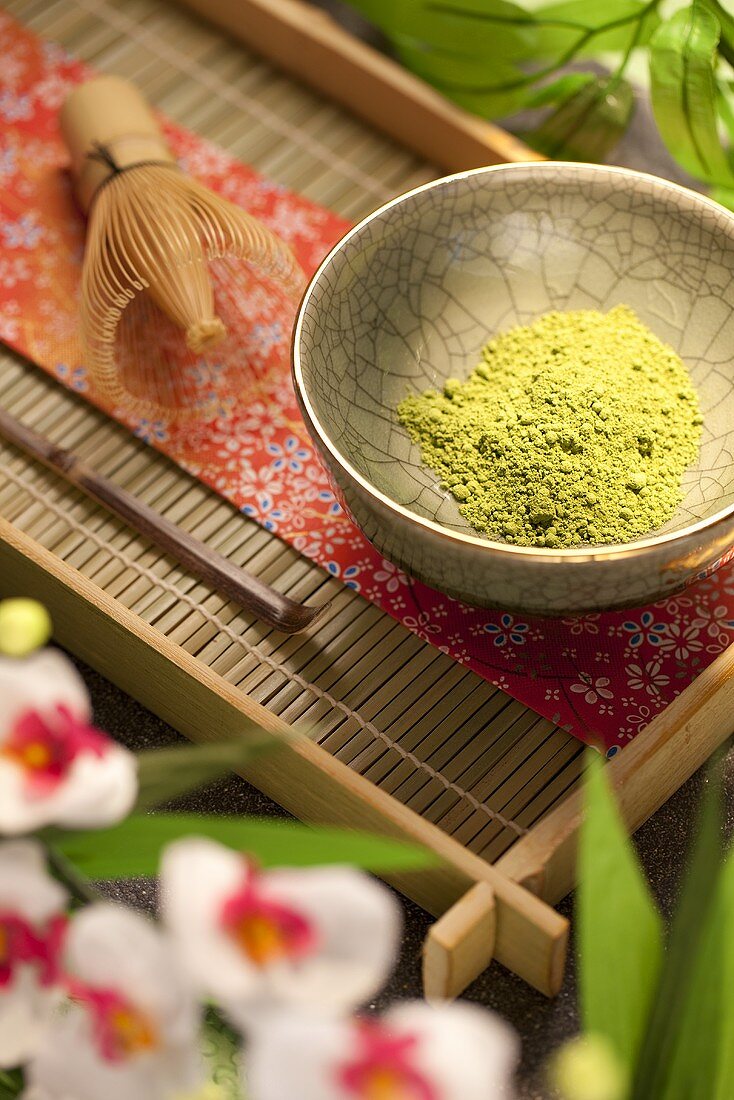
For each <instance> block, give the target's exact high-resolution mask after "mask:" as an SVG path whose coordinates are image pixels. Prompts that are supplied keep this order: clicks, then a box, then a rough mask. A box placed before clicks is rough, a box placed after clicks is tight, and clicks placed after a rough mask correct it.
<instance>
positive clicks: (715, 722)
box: [497, 644, 734, 903]
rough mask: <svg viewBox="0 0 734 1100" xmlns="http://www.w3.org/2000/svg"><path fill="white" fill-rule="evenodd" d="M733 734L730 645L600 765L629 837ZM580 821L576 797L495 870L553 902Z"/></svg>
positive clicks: (568, 885) (568, 870)
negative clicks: (605, 770) (633, 736)
mask: <svg viewBox="0 0 734 1100" xmlns="http://www.w3.org/2000/svg"><path fill="white" fill-rule="evenodd" d="M733 732H734V644H733V645H730V646H729V648H728V649H726V650H725V651H724V652H723V653H722V654H721V655H720V656H719V657H717V658H716V660H715V661H714V662H713V663H712V664H710V665H709V666H708V668H706V669H704V671H703V672H702V673H700V675H699V676H697V678H696V679H695V680H694V682H693V683H692V684H691V685H690V687H688V688H686V690H685V691H684V692H683V693H682V694H681V695H679V696H678V698H677V699H674V700H673V702H672V703H671V704H670V705H669V706H668V707H666V709H665V710H664V711H663V712H662V713H661V714H659V715H658V716H657V718H654V719H653V721H652V722H651V723H650V725H649V726H648V727H647V729H646V730H644V731H643V732H642V733H641V734H639V735H638V736H637V737H636V738H635V740H634V741H633V742H632V743H631V744H630V745H628V746H627V748H626V749H624V751H623V752H621V753H619V755H618V756H615V757H614V759H613V760H611V761H610V763H609V764H608V773H609V778H610V780H611V782H612V783H613V785H614V788H615V791H616V794H617V798H618V800H619V806H620V809H621V811H622V815H623V817H624V820H625V822H626V824H627V826H628V828H629V829H630V831H632V832H634V830H635V829H637V828H639V826H640V825H641V824H642V823H643V822H644V821H646V820H647V819H648V817H649V816H650V814H652V813H654V812H655V810H657V809H658V807H660V806H662V805H663V803H664V802H666V801H667V800H668V799H669V798H670V797H671V795H673V794H674V793H675V792H676V791H677V790H678V788H679V787H680V786H681V785H682V784H683V783H685V781H686V779H688V777H689V776H690V775H692V774H693V772H694V771H695V770H696V769H697V768H699V767H700V766H701V764H703V763H704V762H705V761H706V760H707V759H708V758H709V756H710V755H711V753H712V752H714V750H715V749H716V748H718V746H719V745H720V744H722V742H723V741H725V740H726V738H727V737H728V736H729V735H730V734H731V733H733ZM581 820H582V811H581V797H580V792H578V791H577V792H576V793H575V794H574V795H572V796H571V797H569V798H567V799H565V801H564V802H562V803H561V804H560V805H559V806H558V807H557V808H556V809H555V810H553V811H552V812H551V813H549V814H548V816H547V817H545V818H544V819H543V820H542V821H541V822H540V824H538V825H536V826H535V828H534V829H532V831H531V832H530V833H528V835H527V836H524V837H523V838H522V839H521V840H518V841H517V843H516V844H514V845H513V846H512V848H510V850H509V852H508V853H507V854H506V855H505V856H503V857H502V859H500V860H499V862H498V863H497V867H498V869H499V870H501V871H502V872H504V874H506V875H508V876H509V877H510V878H513V879H514V880H515V881H516V882H519V883H521V884H522V885H524V886H526V887H527V888H528V889H529V890H532V891H533V893H534V894H537V895H538V896H539V897H542V898H544V899H545V900H546V901H550V902H553V903H555V902H558V901H560V899H561V898H562V897H564V896H565V895H566V894H567V893H568V891H569V890H571V889H572V887H573V885H574V882H575V869H576V845H577V841H578V831H579V827H580V825H581Z"/></svg>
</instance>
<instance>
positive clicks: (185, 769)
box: [135, 731, 284, 811]
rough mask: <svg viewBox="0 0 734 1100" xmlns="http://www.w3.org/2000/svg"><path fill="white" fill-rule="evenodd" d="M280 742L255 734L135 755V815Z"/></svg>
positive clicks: (240, 766) (273, 738)
mask: <svg viewBox="0 0 734 1100" xmlns="http://www.w3.org/2000/svg"><path fill="white" fill-rule="evenodd" d="M283 743H284V742H283V741H280V740H278V739H276V738H275V737H273V736H269V735H268V734H266V733H264V732H263V733H261V732H260V731H258V733H257V734H251V735H250V736H248V737H243V738H242V739H241V740H237V741H216V742H212V743H211V744H208V745H182V746H180V747H177V748H172V749H150V750H149V751H147V752H140V753H138V754H137V761H138V797H137V801H136V803H135V809H136V810H137V811H141V810H150V809H153V808H154V807H155V806H160V805H161V803H162V802H168V801H170V799H172V798H176V797H178V795H181V794H185V793H186V791H191V790H194V789H195V788H197V787H203V786H205V785H206V784H207V783H211V782H213V781H214V780H215V779H219V778H220V777H221V776H223V775H226V774H227V773H229V772H231V771H235V770H236V769H237V768H243V767H245V765H246V764H249V763H250V762H251V761H252V760H254V759H255V758H256V757H258V756H261V755H262V754H264V753H267V752H274V751H277V750H278V749H280V748H282V747H283Z"/></svg>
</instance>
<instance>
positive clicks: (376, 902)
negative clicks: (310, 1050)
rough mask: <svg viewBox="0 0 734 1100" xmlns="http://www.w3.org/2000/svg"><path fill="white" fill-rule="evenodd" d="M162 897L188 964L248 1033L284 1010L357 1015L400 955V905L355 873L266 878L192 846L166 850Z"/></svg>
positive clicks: (229, 856)
mask: <svg viewBox="0 0 734 1100" xmlns="http://www.w3.org/2000/svg"><path fill="white" fill-rule="evenodd" d="M161 894H162V904H163V915H164V919H165V921H166V922H167V925H168V927H169V929H170V930H171V933H172V935H173V938H174V942H175V943H176V945H177V948H178V952H179V956H180V958H181V962H182V965H184V966H186V967H187V968H188V970H189V972H190V974H191V976H192V978H193V980H194V981H195V982H196V984H197V986H198V988H199V989H200V990H201V992H202V993H203V994H205V995H207V996H211V997H213V998H214V999H215V1000H217V1001H218V1002H219V1003H220V1004H221V1005H222V1007H223V1008H224V1009H225V1010H226V1011H227V1013H228V1015H229V1016H230V1018H231V1019H232V1020H233V1021H234V1022H235V1023H236V1024H237V1025H238V1026H239V1027H241V1028H245V1029H246V1028H247V1027H248V1026H249V1025H250V1024H251V1023H252V1021H253V1019H254V1018H259V1017H260V1016H261V1015H262V1013H263V1012H264V1011H266V1010H271V1009H274V1008H279V1007H282V1006H288V1005H299V1006H302V1007H307V1008H309V1010H314V1011H319V1012H326V1013H329V1012H332V1013H333V1012H344V1011H352V1010H353V1009H354V1008H356V1006H357V1005H359V1004H362V1003H363V1002H364V1001H365V1000H367V999H368V998H369V997H371V996H372V995H373V994H374V993H376V992H377V990H378V989H379V988H380V987H381V986H382V984H383V982H384V980H385V978H386V976H387V974H388V973H389V971H390V969H391V967H392V964H393V962H394V959H395V955H396V952H397V947H398V941H399V935H400V919H399V913H398V907H397V903H396V902H395V899H394V898H393V897H392V896H391V894H390V893H389V891H388V890H387V888H386V887H384V886H382V885H380V884H379V883H377V882H375V881H374V880H373V879H371V878H370V877H369V876H368V875H366V874H363V873H362V872H360V871H356V870H354V869H352V868H346V867H336V866H335V867H318V868H304V869H295V868H279V869H277V870H273V871H262V872H260V871H258V870H257V869H256V868H255V867H254V866H253V865H252V864H251V863H250V862H248V861H247V860H246V859H245V858H243V856H242V855H240V854H239V853H237V852H234V851H232V850H231V849H229V848H225V847H223V846H222V845H220V844H217V843H215V842H214V841H210V840H205V839H203V838H190V839H186V840H179V841H176V842H175V843H174V844H172V845H170V846H169V847H168V848H167V849H166V851H165V853H164V855H163V859H162V861H161Z"/></svg>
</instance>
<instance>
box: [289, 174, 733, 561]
mask: <svg viewBox="0 0 734 1100" xmlns="http://www.w3.org/2000/svg"><path fill="white" fill-rule="evenodd" d="M549 169H555V170H558V169H562V170H564V171H569V172H578V173H579V174H580V175H584V174H588V173H591V174H594V173H598V174H599V175H611V176H624V177H628V178H630V179H633V180H634V179H639V180H644V181H649V182H651V183H652V184H653V186H654V187H658V188H659V189H660V190H661V191H671V192H673V193H674V194H676V195H679V196H681V197H682V198H683V199H684V200H686V202H688V203H689V204H692V205H693V206H699V207H702V208H703V209H704V210H710V211H712V212H713V213H715V214H716V215H717V216H719V217H721V216H722V215H723V217H724V218H725V219H728V220H729V222H730V224H731V229H732V233H733V235H734V212H731V211H729V210H727V209H726V207H724V206H721V205H720V204H719V203H717V202H714V200H713V199H710V198H708V196H706V195H701V194H699V192H697V191H693V190H691V189H690V188H689V187H683V186H682V185H681V184H678V183H673V181H672V180H666V179H664V178H663V177H661V176H656V175H654V174H653V173H652V172H640V171H638V170H637V169H634V168H623V167H621V166H618V165H606V164H590V163H586V162H578V161H563V160H539V161H513V162H511V163H504V164H490V165H486V166H484V167H480V168H469V169H467V170H466V171H463V172H453V173H451V174H450V175H447V176H440V177H439V178H437V179H435V180H429V181H428V182H427V183H422V184H420V185H419V186H418V187H413V188H411V190H409V191H404V192H403V193H402V194H400V195H396V196H395V197H394V198H392V199H389V200H388V202H385V203H383V204H382V205H381V206H378V207H377V208H376V209H375V210H373V211H372V212H371V213H370V214H368V215H367V216H366V217H364V218H362V219H361V220H360V221H359V222H357V223H356V225H353V226H352V227H351V228H350V229H348V230H347V232H346V233H345V234H344V235H343V236H342V237H341V238H340V239H339V240H338V241H337V242H336V244H335V245H334V246H333V248H332V249H331V250H330V251H329V252H328V253H327V255H326V256H325V257H324V259H323V260H322V261H321V263H320V264H319V266H318V268H317V269H316V271H315V272H314V274H313V276H312V278H311V279H310V280H309V283H308V286H307V287H306V290H305V292H304V295H303V298H302V299H301V303H300V305H299V307H298V315H297V317H296V323H295V326H294V329H293V339H292V344H291V352H292V354H291V362H292V376H293V382H294V387H295V390H296V396H297V397H298V399H299V402H300V405H301V409H302V412H303V414H304V419H305V421H306V426H307V427H308V428H309V430H310V432H311V434H312V436H314V437H315V438H316V439H317V440H318V442H319V443H320V445H321V446H322V447H323V448H324V450H326V451H327V452H328V453H329V454H330V455H331V456H332V458H333V459H334V460H335V462H336V463H337V464H338V465H339V466H340V467H341V468H342V469H343V470H344V471H345V473H346V474H347V475H348V476H349V477H350V478H351V479H352V480H353V481H355V482H356V483H357V484H358V485H359V486H361V488H362V489H363V490H364V492H365V493H366V494H367V495H368V496H370V497H372V498H374V499H375V500H376V501H377V502H378V503H379V504H380V505H382V507H383V508H386V509H387V510H388V511H390V512H394V513H396V514H397V516H398V517H400V518H401V519H403V520H405V521H407V522H408V523H415V524H417V525H418V526H419V527H422V528H425V529H426V530H428V531H430V532H431V534H433V535H436V536H438V537H440V538H443V539H446V540H448V541H449V542H452V543H457V544H459V545H460V546H467V547H475V548H478V549H483V550H493V551H496V552H497V553H500V554H505V555H508V556H510V557H517V558H524V559H526V560H529V561H535V562H537V563H539V564H540V563H542V564H544V565H547V564H548V563H549V562H552V561H563V562H571V563H588V562H598V561H604V560H608V559H615V560H618V559H620V558H624V557H636V556H639V555H641V554H644V553H645V552H646V551H648V550H650V549H652V548H654V547H658V546H663V545H666V544H669V543H674V542H677V541H679V540H680V541H682V540H684V539H686V538H688V537H689V536H691V535H695V534H697V533H698V532H701V531H705V530H708V529H713V528H714V527H716V526H718V525H719V524H720V523H722V522H724V521H726V520H727V519H731V518H734V504H730V505H728V506H727V507H726V508H723V509H722V510H721V511H720V512H715V513H714V514H713V515H712V516H709V517H708V518H706V519H701V520H696V522H695V523H691V524H689V525H688V526H686V527H681V528H679V529H678V530H676V531H669V532H667V533H665V534H660V535H654V536H652V537H646V538H644V539H636V540H635V541H633V542H628V543H614V544H601V543H600V544H599V545H595V546H592V547H589V548H588V549H583V548H579V547H571V548H568V549H549V548H545V547H540V546H538V547H533V546H513V545H512V544H511V543H506V542H498V541H495V540H493V539H486V538H482V537H481V536H480V535H470V534H467V533H465V532H463V531H452V530H451V529H450V528H448V527H444V526H443V524H440V523H438V522H437V521H436V520H432V519H428V518H427V517H425V516H420V515H418V513H417V512H413V511H411V510H410V509H409V508H406V507H404V506H403V505H402V504H398V502H397V501H395V500H393V499H392V498H391V497H389V496H387V494H385V493H383V492H382V491H381V490H380V489H378V488H377V487H376V486H375V485H373V484H372V482H371V481H369V480H368V479H367V478H366V477H365V476H364V475H363V474H361V473H360V472H359V470H357V469H356V468H355V467H354V466H353V465H352V463H351V462H350V461H349V459H348V458H347V457H346V456H345V455H343V454H342V453H341V451H340V450H339V449H338V447H336V445H335V444H334V443H333V442H332V440H331V438H330V436H329V434H328V433H327V431H326V430H325V428H324V427H323V425H322V423H321V421H320V420H319V417H318V415H317V413H316V411H315V409H314V407H313V404H312V402H311V400H310V398H309V395H308V391H307V387H306V382H305V378H304V375H303V365H302V361H301V343H302V333H303V322H304V316H305V313H306V309H307V307H308V304H309V302H310V300H311V298H312V296H313V293H314V291H315V289H316V287H317V285H318V283H319V282H320V280H321V277H322V275H323V273H324V271H325V270H326V269H327V268H328V267H329V266H330V265H331V263H332V261H333V260H334V258H335V257H336V256H337V255H338V254H339V253H340V252H341V251H342V250H343V248H344V247H345V245H346V244H347V243H348V242H349V241H350V240H351V239H352V238H353V237H356V236H357V235H358V234H359V233H360V232H361V231H362V230H363V229H364V228H365V226H367V225H369V224H370V222H373V221H376V220H377V219H378V218H380V217H381V216H382V215H383V214H385V213H386V212H387V211H388V210H391V209H392V208H393V207H394V206H398V205H400V204H401V203H403V202H405V201H406V200H409V199H411V198H413V197H414V196H415V195H419V194H421V193H422V192H424V191H430V190H433V188H435V187H441V186H444V185H445V184H447V183H453V182H455V181H457V180H462V179H468V178H469V177H472V176H480V175H490V174H495V173H502V172H510V173H511V172H516V171H523V172H545V171H547V170H549ZM724 553H726V550H724Z"/></svg>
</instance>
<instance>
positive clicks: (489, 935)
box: [423, 882, 497, 1001]
mask: <svg viewBox="0 0 734 1100" xmlns="http://www.w3.org/2000/svg"><path fill="white" fill-rule="evenodd" d="M496 933H497V912H496V906H495V901H494V891H493V890H492V887H491V886H490V885H489V884H488V883H486V882H478V883H477V884H476V886H472V888H471V890H467V892H466V893H465V894H464V896H463V898H460V899H459V900H458V901H457V902H456V903H455V905H453V906H452V907H451V908H450V909H448V910H447V911H446V912H445V913H444V915H443V916H442V917H440V918H439V919H438V920H437V921H436V923H435V924H434V925H433V927H432V928H430V929H429V930H428V935H427V936H426V942H425V944H424V945H423V992H424V993H425V996H426V1000H428V1001H445V1000H449V999H451V998H453V997H458V996H459V994H460V993H463V991H464V990H465V989H466V987H467V986H468V985H469V984H470V983H471V982H473V981H474V979H475V978H478V977H479V975H480V974H481V973H482V971H483V970H485V969H486V968H487V967H488V966H489V964H490V962H491V961H492V956H493V954H494V945H495V939H496Z"/></svg>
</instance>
